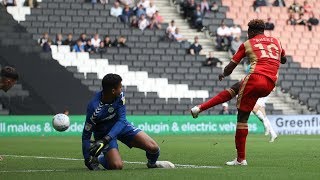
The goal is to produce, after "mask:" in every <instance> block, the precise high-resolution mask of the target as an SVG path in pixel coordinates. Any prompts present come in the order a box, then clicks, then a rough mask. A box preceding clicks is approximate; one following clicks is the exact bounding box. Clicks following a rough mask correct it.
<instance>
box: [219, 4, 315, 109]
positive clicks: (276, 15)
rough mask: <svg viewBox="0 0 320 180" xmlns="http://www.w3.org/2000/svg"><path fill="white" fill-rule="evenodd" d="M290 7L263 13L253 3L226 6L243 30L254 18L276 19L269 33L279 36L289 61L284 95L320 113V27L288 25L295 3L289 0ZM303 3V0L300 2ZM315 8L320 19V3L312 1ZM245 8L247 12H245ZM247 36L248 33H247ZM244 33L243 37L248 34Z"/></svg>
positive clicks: (282, 82)
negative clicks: (285, 93)
mask: <svg viewBox="0 0 320 180" xmlns="http://www.w3.org/2000/svg"><path fill="white" fill-rule="evenodd" d="M285 2H286V5H287V6H286V7H274V6H263V7H260V12H254V10H253V8H252V2H251V1H245V0H240V1H232V0H223V1H222V5H224V6H227V7H228V9H229V10H228V11H227V16H226V17H227V18H230V19H233V20H234V23H236V24H239V25H240V26H241V27H242V29H246V28H247V23H248V21H249V20H250V19H252V18H261V19H265V20H266V19H267V18H268V17H269V16H270V14H272V18H273V19H274V20H275V25H276V26H275V29H274V30H273V31H267V34H269V35H271V36H274V37H278V38H279V39H280V40H281V43H282V45H283V47H284V49H285V50H286V54H287V55H288V56H292V57H288V59H289V61H288V63H287V64H285V65H282V66H281V69H280V76H279V83H278V85H280V87H281V88H282V90H283V92H287V93H289V94H290V96H291V97H292V98H294V99H299V101H300V103H301V104H305V105H307V106H308V108H309V110H311V111H316V112H318V113H320V111H319V103H320V101H319V100H320V94H319V83H317V81H318V80H319V78H320V69H319V67H320V62H319V60H318V56H319V55H320V54H319V53H320V52H319V46H320V44H319V42H320V41H319V38H320V28H319V26H314V27H313V28H312V30H311V31H309V30H308V28H307V26H301V25H295V26H292V25H287V23H286V21H287V19H288V15H287V12H288V7H289V6H290V5H291V4H292V3H293V1H292V0H287V1H285ZM297 2H298V3H300V4H301V5H302V4H303V0H298V1H297ZM309 3H310V4H311V6H312V7H313V9H314V14H315V15H316V17H319V13H320V12H319V11H317V10H318V9H319V8H320V2H319V1H309ZM244 9H245V10H244ZM244 33H246V32H244ZM244 33H243V34H244Z"/></svg>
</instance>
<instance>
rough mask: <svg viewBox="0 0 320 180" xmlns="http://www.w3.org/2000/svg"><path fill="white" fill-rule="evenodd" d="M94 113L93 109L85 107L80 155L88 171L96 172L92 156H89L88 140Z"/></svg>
mask: <svg viewBox="0 0 320 180" xmlns="http://www.w3.org/2000/svg"><path fill="white" fill-rule="evenodd" d="M93 113H94V109H93V107H92V106H91V105H90V104H89V105H88V107H87V115H86V122H85V124H84V127H83V131H82V154H83V158H84V164H85V165H86V166H87V168H88V169H90V170H96V169H97V168H98V167H97V166H96V164H95V163H94V162H93V158H92V156H90V139H91V135H92V129H93V127H94V126H95V123H94V122H93V121H92V119H91V118H92V115H93Z"/></svg>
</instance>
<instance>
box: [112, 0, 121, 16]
mask: <svg viewBox="0 0 320 180" xmlns="http://www.w3.org/2000/svg"><path fill="white" fill-rule="evenodd" d="M121 14H122V7H120V5H119V2H118V1H115V2H114V5H113V6H112V8H111V9H110V15H111V16H114V17H119V16H120V15H121Z"/></svg>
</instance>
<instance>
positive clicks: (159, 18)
mask: <svg viewBox="0 0 320 180" xmlns="http://www.w3.org/2000/svg"><path fill="white" fill-rule="evenodd" d="M154 15H155V17H156V19H157V21H158V23H160V24H161V23H163V21H164V19H163V17H162V16H161V15H160V14H159V11H156V12H155V13H154Z"/></svg>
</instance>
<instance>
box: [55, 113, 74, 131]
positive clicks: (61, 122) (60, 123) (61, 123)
mask: <svg viewBox="0 0 320 180" xmlns="http://www.w3.org/2000/svg"><path fill="white" fill-rule="evenodd" d="M52 126H53V128H54V129H55V130H57V131H59V132H62V131H65V130H67V129H68V128H69V126H70V119H69V117H68V116H67V115H65V114H56V115H55V116H53V119H52Z"/></svg>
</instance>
